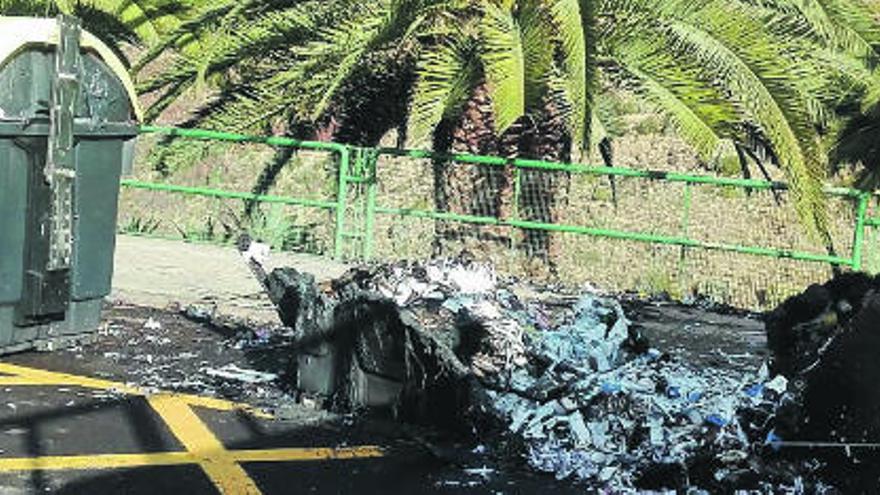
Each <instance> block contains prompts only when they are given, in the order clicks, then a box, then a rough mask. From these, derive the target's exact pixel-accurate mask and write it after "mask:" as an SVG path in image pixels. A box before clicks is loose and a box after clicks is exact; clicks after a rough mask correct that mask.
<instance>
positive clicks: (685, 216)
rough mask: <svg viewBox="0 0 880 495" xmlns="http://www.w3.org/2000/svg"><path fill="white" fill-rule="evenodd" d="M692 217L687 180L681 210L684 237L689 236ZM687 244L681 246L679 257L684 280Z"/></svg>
mask: <svg viewBox="0 0 880 495" xmlns="http://www.w3.org/2000/svg"><path fill="white" fill-rule="evenodd" d="M690 219H691V184H690V183H689V182H686V183H685V184H684V197H683V199H682V211H681V236H682V237H684V238H687V237H688V226H689V225H690ZM687 251H688V248H687V246H682V247H681V254H680V255H679V258H678V278H679V279H680V280H682V281H683V280H684V277H685V269H686V267H687V262H686V259H687Z"/></svg>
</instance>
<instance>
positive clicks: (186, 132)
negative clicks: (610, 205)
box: [122, 126, 880, 270]
mask: <svg viewBox="0 0 880 495" xmlns="http://www.w3.org/2000/svg"><path fill="white" fill-rule="evenodd" d="M141 131H142V133H145V134H150V133H152V134H161V135H166V136H170V137H180V138H188V139H195V140H205V141H225V142H235V143H260V144H265V145H269V146H275V147H287V148H294V149H302V150H321V151H327V152H331V153H334V154H336V155H337V156H338V158H339V174H338V183H337V191H336V200H335V201H319V200H308V199H298V198H291V197H283V196H272V195H258V194H250V193H243V192H232V191H224V190H217V189H209V188H200V187H187V186H176V185H167V184H155V183H147V182H141V181H136V180H125V181H123V182H122V184H123V186H124V187H128V188H136V189H147V190H153V191H165V192H169V193H176V194H185V195H196V196H207V197H214V198H222V199H240V200H245V201H254V202H265V203H278V204H288V205H296V206H303V207H314V208H323V209H329V210H334V211H335V219H336V225H335V232H334V249H333V252H334V256H335V257H337V258H339V257H342V255H343V253H344V249H343V246H344V245H345V244H346V243H347V242H348V240H349V239H352V238H357V239H360V240H362V248H361V249H360V250H359V251H358V253H357V256H358V257H361V258H370V257H371V256H372V244H373V236H374V235H375V233H374V232H373V225H374V216H375V215H395V216H409V217H419V218H429V219H435V220H443V221H453V222H461V223H467V224H474V225H497V226H508V227H513V228H519V229H529V230H539V231H546V232H564V233H573V234H581V235H586V236H594V237H604V238H611V239H620V240H628V241H635V242H642V243H651V244H660V245H673V246H681V247H685V248H696V249H706V250H715V251H726V252H732V253H740V254H747V255H755V256H766V257H773V258H779V259H791V260H797V261H804V262H813V263H825V264H830V265H837V266H847V267H851V268H853V269H855V270H859V269H861V268H862V264H863V260H862V258H863V253H862V250H863V249H862V246H863V244H864V239H865V230H866V228H868V227H871V228H880V218H878V217H869V216H868V215H867V210H868V206H869V203H870V200H871V199H872V198H875V197H876V195H875V194H873V193H869V192H864V191H859V190H856V189H849V188H838V187H827V188H825V192H826V194H828V195H829V196H836V197H844V198H850V199H852V200H853V201H854V202H855V203H856V212H855V213H856V220H855V224H854V225H853V234H852V235H853V248H852V251H851V253H850V256H848V257H845V256H838V255H831V254H820V253H811V252H805V251H798V250H786V249H778V248H770V247H761V246H748V245H738V244H728V243H719V242H707V241H701V240H698V239H693V238H690V237H687V236H686V235H685V236H669V235H659V234H653V233H647V232H632V231H624V230H616V229H610V228H597V227H587V226H578V225H564V224H555V223H544V222H537V221H531V220H523V219H519V218H497V217H494V216H479V215H463V214H456V213H450V212H442V211H435V210H429V209H411V208H391V207H385V206H381V205H379V206H377V204H376V166H377V165H376V162H377V160H378V157H380V156H391V157H403V158H412V159H431V160H437V161H447V162H457V163H467V164H474V165H483V166H497V167H510V168H512V169H513V170H515V171H518V170H542V171H556V172H567V173H573V174H590V175H599V176H609V177H632V178H642V179H646V180H655V181H665V182H677V183H684V184H687V185H699V184H703V185H711V186H720V187H731V188H740V189H747V190H768V191H782V190H787V189H788V185H787V184H785V183H783V182H772V181H764V180H755V179H740V178H728V177H715V176H709V175H695V174H683V173H675V172H658V171H649V170H636V169H630V168H621V167H600V166H587V165H579V164H565V163H554V162H546V161H539V160H527V159H508V158H501V157H495V156H480V155H469V154H442V153H435V152H431V151H423V150H402V149H394V148H360V147H354V146H348V145H342V144H338V143H326V142H314V141H300V140H296V139H290V138H283V137H258V136H249V135H244V134H234V133H226V132H216V131H206V130H200V129H181V128H174V127H155V126H144V127H142V128H141ZM360 186H365V187H366V192H365V194H364V196H365V201H364V203H363V205H362V206H361V208H362V209H363V211H362V212H361V213H362V221H361V223H362V227H363V230H362V231H360V232H354V231H350V230H348V229H349V227H348V225H347V222H346V214H347V213H346V211H347V208H348V207H350V206H351V205H350V203H349V196H350V188H352V187H360ZM689 203H690V196H689V189H686V193H685V216H684V218H683V221H682V223H683V225H684V226H685V227H686V224H687V210H688V208H689ZM685 230H686V229H685Z"/></svg>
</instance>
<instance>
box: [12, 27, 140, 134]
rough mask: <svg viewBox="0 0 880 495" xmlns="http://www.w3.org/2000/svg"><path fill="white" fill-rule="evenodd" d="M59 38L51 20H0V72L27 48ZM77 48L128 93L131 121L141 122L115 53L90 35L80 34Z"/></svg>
mask: <svg viewBox="0 0 880 495" xmlns="http://www.w3.org/2000/svg"><path fill="white" fill-rule="evenodd" d="M59 38H60V33H59V28H58V22H57V21H56V20H55V19H38V18H33V17H5V16H0V69H2V68H3V66H4V65H6V62H7V61H9V60H10V59H11V58H13V57H14V56H15V55H17V54H18V53H19V52H21V51H22V50H24V49H25V48H27V47H29V46H34V45H37V46H54V45H57V44H58V40H59ZM80 46H81V47H82V48H84V49H86V50H90V51H92V52H94V53H96V54H97V55H98V57H100V58H101V60H102V61H103V62H104V63H105V64H106V65H107V67H109V68H110V70H112V71H113V73H114V74H115V75H116V77H118V78H119V80H120V81H121V82H122V85H123V86H124V87H125V91H126V92H127V93H128V97H129V100H130V101H131V106H132V109H133V110H134V114H135V118H137V120H138V121H142V120H143V111H142V109H141V107H140V105H139V104H138V98H137V92H136V91H135V89H134V83H133V82H132V81H131V78H130V77H129V75H128V70H126V68H125V65H123V63H122V61H121V60H120V59H119V57H117V56H116V54H115V53H113V51H112V50H111V49H110V48H109V47H108V46H107V45H105V44H104V43H103V42H102V41H101V40H99V39H98V38H96V37H95V36H94V35H92V34H90V33H88V32H86V31H82V36H81V39H80Z"/></svg>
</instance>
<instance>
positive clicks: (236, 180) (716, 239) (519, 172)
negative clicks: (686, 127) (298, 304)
mask: <svg viewBox="0 0 880 495" xmlns="http://www.w3.org/2000/svg"><path fill="white" fill-rule="evenodd" d="M194 132H199V131H194ZM196 136H198V134H196ZM224 136H232V137H233V138H234V139H225V141H227V142H220V143H217V142H211V144H210V146H206V147H205V148H204V150H207V151H204V152H205V153H209V154H210V156H208V157H207V159H206V158H205V157H202V159H201V160H199V161H197V162H198V163H208V164H209V165H208V166H206V167H203V168H199V167H196V168H190V169H182V170H175V171H172V173H171V175H173V176H174V177H173V182H174V184H175V185H177V186H184V187H185V188H189V189H187V190H180V191H174V190H172V191H170V192H184V193H187V194H185V195H181V194H168V192H169V191H168V190H163V189H162V188H161V187H156V181H158V182H160V183H161V182H165V183H167V182H169V180H168V177H167V176H162V174H167V173H168V171H167V170H166V171H164V172H163V171H161V169H157V167H155V166H152V167H145V168H148V169H149V170H151V172H148V173H146V174H145V175H142V176H140V177H138V179H141V181H131V182H129V183H128V185H129V186H130V187H129V188H128V189H127V190H126V191H125V192H124V194H123V207H122V212H123V213H122V216H121V220H120V225H121V229H122V230H123V231H129V232H136V233H137V232H139V233H147V234H152V235H157V234H158V235H165V236H178V237H189V238H196V239H198V240H214V241H216V240H221V241H223V240H228V239H232V238H233V237H234V236H235V235H236V234H237V233H239V232H242V231H249V232H251V233H253V234H255V235H256V236H257V237H260V238H262V239H263V240H265V241H267V242H270V243H271V244H272V245H273V247H276V248H278V249H286V250H296V251H305V252H311V253H316V254H332V255H334V256H336V257H342V258H345V259H362V258H365V257H366V258H369V259H372V260H381V261H389V260H404V259H406V260H417V259H426V258H430V257H439V256H460V255H464V256H468V257H473V258H477V259H487V260H491V261H492V262H493V263H494V264H495V265H496V267H497V268H498V269H499V271H501V272H503V273H507V274H510V275H516V276H522V277H528V278H530V279H531V280H534V281H536V282H563V283H566V284H591V285H594V286H597V287H599V288H602V289H606V290H610V291H635V292H639V293H641V294H643V295H648V294H661V293H662V294H668V295H669V296H671V297H673V298H676V299H689V298H695V297H703V296H705V297H709V298H710V299H712V300H714V301H716V302H719V303H726V304H731V305H734V306H738V307H743V308H750V309H767V308H770V307H773V306H775V305H776V304H778V303H779V302H780V301H781V300H782V299H784V298H785V297H787V296H789V295H791V294H793V293H795V292H798V291H800V290H803V288H804V287H805V286H806V285H809V284H810V283H813V282H822V281H824V280H826V279H827V278H828V277H829V276H830V275H831V273H832V266H843V267H846V266H851V267H861V268H864V269H866V270H869V271H878V270H880V249H878V247H880V245H878V242H880V220H878V219H877V218H878V217H880V204H878V201H877V199H876V198H875V197H872V196H868V195H865V194H860V193H857V192H855V191H849V190H833V191H829V194H828V204H829V211H830V215H829V217H830V218H831V222H830V224H831V232H830V236H831V239H832V243H831V246H827V245H825V243H824V242H820V241H819V240H818V239H817V238H815V237H813V236H810V235H808V234H807V233H806V231H805V230H804V229H803V228H802V227H801V226H800V224H799V222H798V218H797V215H796V213H795V211H794V208H793V206H792V198H791V194H790V193H789V192H788V191H787V190H786V189H785V188H784V187H783V186H782V185H774V184H770V183H767V182H764V181H751V180H741V179H717V178H713V177H707V176H697V175H686V174H676V173H664V172H645V171H638V170H633V169H623V168H619V169H612V168H596V167H584V166H576V165H565V164H552V163H544V162H535V161H527V160H505V159H501V158H494V157H479V156H464V155H456V156H442V155H436V154H432V153H428V152H420V151H402V150H388V149H384V150H377V149H370V148H356V147H344V146H340V145H333V144H328V143H301V142H295V141H293V140H281V141H280V142H267V141H268V140H267V139H265V138H248V139H246V140H245V139H243V138H242V137H240V136H239V137H236V136H235V135H222V134H219V133H209V135H208V136H200V137H202V138H205V139H217V138H224ZM269 139H272V138H269ZM255 140H261V143H262V144H259V145H258V144H254V143H253V141H255ZM243 141H244V142H243ZM276 141H277V140H276ZM183 142H184V143H187V144H188V145H190V146H193V145H196V146H201V145H200V144H199V143H198V142H194V141H188V140H183ZM187 144H182V145H180V146H182V148H180V149H181V150H183V152H185V153H193V149H192V148H187V147H186V146H187ZM266 144H271V145H273V146H274V147H273V146H266ZM310 146H312V147H314V146H321V147H326V148H327V149H321V150H314V149H311V150H302V149H300V148H302V147H306V148H309V147H310ZM171 151H172V156H176V155H173V153H175V151H174V150H171ZM178 152H180V151H179V150H178ZM170 163H171V165H172V166H173V164H174V161H173V160H170ZM267 164H268V165H267ZM157 170H159V171H157ZM157 174H158V175H159V176H157ZM159 179H164V180H159ZM146 181H151V182H146ZM240 184H253V188H252V189H251V190H250V191H241V192H235V189H236V188H239V189H240ZM165 189H168V188H167V187H166V188H165ZM230 191H233V192H231V193H230ZM236 194H238V196H236ZM243 194H244V195H248V196H247V197H243V196H241V195H243ZM193 195H195V197H193ZM869 199H870V201H868V200H869ZM860 201H867V205H866V206H867V207H866V209H865V212H864V213H865V214H864V215H860V214H859V208H858V206H859V202H860ZM150 215H152V216H150ZM156 215H161V218H157V216H156ZM862 224H863V227H864V228H863V234H859V236H860V239H861V240H860V242H859V246H860V248H858V249H857V248H856V246H855V244H854V243H855V241H856V238H857V235H856V234H855V233H856V232H859V231H860V228H859V226H860V225H862Z"/></svg>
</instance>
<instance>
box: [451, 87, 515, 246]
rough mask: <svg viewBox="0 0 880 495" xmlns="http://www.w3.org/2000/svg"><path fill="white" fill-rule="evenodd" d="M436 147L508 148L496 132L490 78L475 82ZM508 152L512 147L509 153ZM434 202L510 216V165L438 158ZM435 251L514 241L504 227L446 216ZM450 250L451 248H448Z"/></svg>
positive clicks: (459, 210)
mask: <svg viewBox="0 0 880 495" xmlns="http://www.w3.org/2000/svg"><path fill="white" fill-rule="evenodd" d="M434 143H435V149H437V150H439V151H453V152H455V153H466V154H472V155H498V154H505V153H503V152H504V150H505V148H509V146H504V145H503V143H502V142H501V140H499V138H498V137H497V136H496V133H495V119H494V117H493V113H492V102H491V101H490V99H489V90H488V87H487V86H486V84H485V83H482V84H479V85H478V86H477V87H476V88H474V90H473V92H472V94H471V97H470V98H469V99H468V101H467V102H466V103H465V106H464V109H463V111H462V112H461V116H460V117H459V119H458V121H457V122H455V124H454V126H449V125H447V126H446V127H443V126H441V128H440V129H438V131H437V134H436V135H435V140H434ZM508 154H509V153H508ZM434 186H435V198H436V199H435V202H436V207H437V210H438V211H443V212H447V213H456V214H461V215H475V216H484V217H495V218H511V216H512V213H513V208H514V204H513V180H512V175H511V173H510V170H508V169H507V168H505V167H496V166H487V165H475V164H468V163H462V162H449V161H445V160H437V161H435V162H434ZM437 234H438V235H437V238H436V239H435V245H434V250H435V254H437V255H440V254H443V252H444V251H445V249H444V248H445V244H446V243H447V242H450V241H451V242H455V243H463V242H466V241H468V240H473V239H476V240H480V241H488V242H492V243H497V244H501V245H502V246H504V247H505V248H509V247H512V241H511V238H510V235H509V233H507V232H506V230H505V229H503V228H486V227H476V226H466V225H463V224H461V223H458V222H443V223H442V224H441V225H440V227H439V228H438V230H437ZM447 254H448V253H447Z"/></svg>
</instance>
